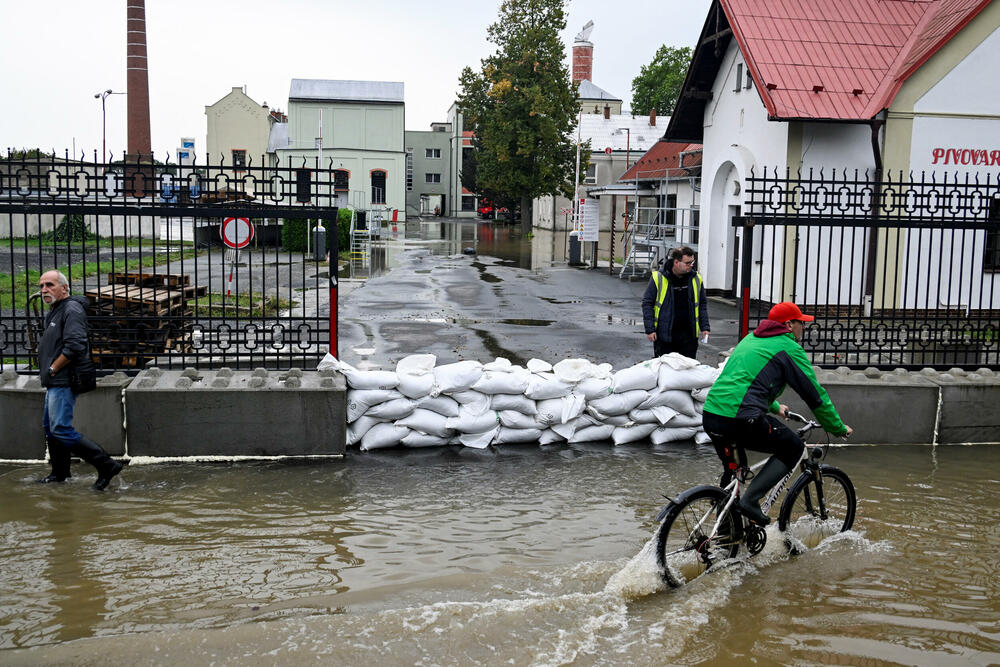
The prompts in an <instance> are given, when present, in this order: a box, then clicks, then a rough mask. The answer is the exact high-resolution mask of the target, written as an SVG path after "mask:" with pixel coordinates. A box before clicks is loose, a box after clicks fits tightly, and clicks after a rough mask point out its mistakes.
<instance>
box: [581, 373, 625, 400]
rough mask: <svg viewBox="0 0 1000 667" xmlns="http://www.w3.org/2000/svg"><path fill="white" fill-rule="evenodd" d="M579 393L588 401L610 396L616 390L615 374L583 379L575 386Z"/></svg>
mask: <svg viewBox="0 0 1000 667" xmlns="http://www.w3.org/2000/svg"><path fill="white" fill-rule="evenodd" d="M573 391H575V392H577V393H578V394H583V397H584V398H586V399H587V400H588V401H593V400H595V399H598V398H604V397H605V396H610V395H611V394H613V393H614V391H615V379H614V377H613V376H605V377H591V378H587V379H586V380H583V381H581V382H580V383H578V384H577V385H576V387H574V388H573Z"/></svg>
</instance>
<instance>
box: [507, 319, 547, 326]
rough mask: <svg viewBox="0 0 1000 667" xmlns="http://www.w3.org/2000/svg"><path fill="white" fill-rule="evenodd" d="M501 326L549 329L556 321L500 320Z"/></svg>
mask: <svg viewBox="0 0 1000 667" xmlns="http://www.w3.org/2000/svg"><path fill="white" fill-rule="evenodd" d="M499 323H500V324H515V325H517V326H521V327H547V326H549V325H550V324H554V323H555V320H523V319H512V320H500V321H499Z"/></svg>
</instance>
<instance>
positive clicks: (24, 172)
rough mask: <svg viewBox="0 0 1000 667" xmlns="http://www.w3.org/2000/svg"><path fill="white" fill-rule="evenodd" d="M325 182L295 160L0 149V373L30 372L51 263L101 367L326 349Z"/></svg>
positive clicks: (329, 268) (331, 217)
mask: <svg viewBox="0 0 1000 667" xmlns="http://www.w3.org/2000/svg"><path fill="white" fill-rule="evenodd" d="M95 157H96V156H95ZM265 159H266V158H265ZM338 185H339V181H337V180H336V176H335V174H334V171H333V170H332V169H325V168H320V167H319V165H318V164H315V163H312V164H307V163H306V162H304V161H303V162H301V163H298V164H280V163H278V162H276V161H275V162H274V163H273V164H262V165H259V166H254V165H251V164H245V165H244V164H241V165H231V164H230V165H226V164H190V165H187V164H182V165H179V164H160V163H155V162H153V161H152V160H151V159H149V158H147V157H141V158H140V159H138V160H135V159H131V160H127V161H122V162H111V163H99V162H97V161H96V159H95V160H93V161H84V160H73V159H70V158H69V157H68V156H67V157H64V158H56V157H53V156H44V155H43V156H32V157H24V156H21V155H15V154H8V155H7V157H6V159H0V370H2V369H7V368H16V369H18V370H24V371H30V370H34V367H35V365H36V363H35V359H34V356H35V349H34V347H35V341H36V339H37V335H38V331H39V327H40V322H41V317H42V316H43V315H44V310H43V307H42V304H41V302H40V299H39V297H38V296H37V295H36V293H37V292H38V278H39V276H40V275H41V273H42V272H44V271H46V270H50V269H59V270H60V271H62V272H63V273H64V274H66V275H67V276H68V277H69V279H70V283H71V292H72V293H73V294H79V295H85V296H86V297H87V298H88V299H89V301H90V307H89V319H90V327H91V347H92V352H93V355H94V358H95V361H97V362H98V363H99V365H100V367H101V368H102V369H104V370H114V369H123V370H127V371H137V370H139V369H141V368H142V367H144V366H146V365H150V364H156V365H159V366H162V367H167V368H170V367H174V368H177V367H186V366H194V367H206V366H213V367H221V366H228V367H232V368H255V367H260V366H263V367H269V368H279V369H280V368H290V367H293V366H315V364H316V362H317V361H318V359H319V358H321V357H322V356H323V355H324V354H325V353H326V351H327V350H328V349H329V348H333V349H335V348H336V301H337V296H336V284H337V261H336V253H337V245H338V243H337V239H338V235H339V229H340V226H339V225H338V208H337V206H336V203H337V200H336V197H337V193H338V191H337V189H336V188H337V186H338ZM321 223H322V224H321ZM319 227H323V232H318V231H316V229H317V228H319ZM331 250H332V257H331V260H332V261H329V262H328V254H331V253H330V251H331Z"/></svg>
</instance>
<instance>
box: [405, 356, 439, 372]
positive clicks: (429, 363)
mask: <svg viewBox="0 0 1000 667" xmlns="http://www.w3.org/2000/svg"><path fill="white" fill-rule="evenodd" d="M436 363H437V357H436V356H434V355H433V354H411V355H410V356H408V357H403V358H402V359H400V360H399V361H397V362H396V372H397V373H398V374H400V375H429V374H430V375H432V374H433V373H434V365H435V364H436Z"/></svg>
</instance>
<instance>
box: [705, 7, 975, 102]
mask: <svg viewBox="0 0 1000 667" xmlns="http://www.w3.org/2000/svg"><path fill="white" fill-rule="evenodd" d="M720 2H721V4H722V7H723V10H724V11H725V14H726V17H727V18H728V20H729V24H730V26H731V27H732V28H733V34H734V35H735V37H736V40H737V43H738V44H739V46H740V50H741V51H742V52H743V56H744V58H745V59H746V62H747V66H748V67H749V69H750V72H751V74H752V75H753V79H754V82H755V83H756V85H757V89H758V90H759V91H760V95H761V99H762V100H763V101H764V106H766V107H767V111H768V114H769V115H770V116H771V117H772V118H779V119H792V118H823V119H835V120H861V119H869V118H872V117H873V116H875V115H876V114H877V113H879V112H880V111H881V110H882V109H885V108H887V107H888V106H889V105H890V104H891V102H892V99H893V97H895V95H896V93H897V92H898V91H899V87H900V86H901V85H902V84H903V82H904V81H905V80H906V78H907V77H909V76H910V75H911V74H912V73H913V72H914V71H916V70H917V69H918V68H919V67H920V65H922V64H923V63H924V62H926V61H927V59H929V58H930V57H931V56H932V55H934V53H936V52H937V50H938V49H940V48H941V47H942V46H943V45H944V44H945V43H946V42H947V41H948V40H949V39H951V38H952V37H953V36H954V35H955V34H956V33H957V32H958V31H959V30H961V29H962V28H963V27H965V26H966V25H967V24H968V23H969V21H971V20H972V19H973V18H974V17H975V16H976V15H977V14H978V13H979V12H980V11H981V10H982V9H983V8H984V7H986V5H988V4H989V0H720Z"/></svg>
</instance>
